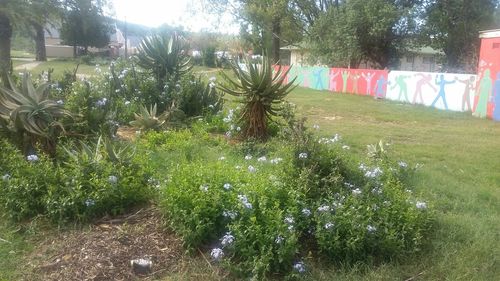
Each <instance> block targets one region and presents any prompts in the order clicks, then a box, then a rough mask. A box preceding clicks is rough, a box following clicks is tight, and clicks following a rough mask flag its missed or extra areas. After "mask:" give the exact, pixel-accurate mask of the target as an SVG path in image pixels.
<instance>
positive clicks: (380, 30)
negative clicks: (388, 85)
mask: <svg viewBox="0 0 500 281" xmlns="http://www.w3.org/2000/svg"><path fill="white" fill-rule="evenodd" d="M421 2H422V1H421V0H349V1H342V2H339V3H331V5H329V6H328V9H327V10H326V11H325V12H320V13H319V14H318V15H317V16H316V18H315V19H314V20H313V21H311V23H312V26H311V27H310V30H309V36H308V38H309V42H310V47H311V50H312V53H313V54H314V55H313V56H314V57H316V58H318V60H319V62H320V63H323V64H327V65H335V66H345V67H357V66H358V65H359V63H360V62H362V61H367V62H371V63H372V64H374V65H376V66H377V67H380V68H384V67H387V66H389V65H391V64H392V63H394V62H395V61H396V59H397V58H398V57H399V55H400V54H401V53H402V52H404V51H405V49H406V48H407V45H408V38H409V37H410V36H411V35H413V34H414V31H415V30H416V16H417V13H416V9H417V7H418V4H421Z"/></svg>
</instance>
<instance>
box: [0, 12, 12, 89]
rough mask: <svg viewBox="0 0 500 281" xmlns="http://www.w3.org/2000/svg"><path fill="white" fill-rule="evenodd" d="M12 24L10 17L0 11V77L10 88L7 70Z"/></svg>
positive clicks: (8, 69)
mask: <svg viewBox="0 0 500 281" xmlns="http://www.w3.org/2000/svg"><path fill="white" fill-rule="evenodd" d="M11 37H12V25H11V24H10V19H9V18H8V17H7V16H6V15H5V14H3V13H1V12H0V79H1V80H2V82H3V84H4V86H5V87H7V88H10V84H9V79H8V77H9V72H10V70H11V66H12V65H11V60H10V40H11Z"/></svg>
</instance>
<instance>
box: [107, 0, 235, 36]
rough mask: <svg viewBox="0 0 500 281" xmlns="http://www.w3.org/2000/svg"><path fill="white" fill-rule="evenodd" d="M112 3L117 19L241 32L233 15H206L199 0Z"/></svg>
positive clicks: (139, 0)
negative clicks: (220, 16)
mask: <svg viewBox="0 0 500 281" xmlns="http://www.w3.org/2000/svg"><path fill="white" fill-rule="evenodd" d="M112 3H113V7H114V11H115V17H116V19H118V20H125V19H126V20H127V21H128V22H131V23H138V24H142V25H146V26H150V27H157V26H159V25H161V24H163V23H167V24H169V25H173V26H180V25H182V26H184V27H186V28H187V29H188V30H191V31H200V30H204V29H205V30H210V31H219V32H224V33H238V31H239V29H238V25H237V24H234V23H233V22H232V17H231V16H230V15H225V16H224V17H223V18H222V20H221V22H219V21H218V19H219V17H217V16H213V15H207V14H203V13H202V12H201V11H202V10H203V8H202V7H201V4H200V3H201V1H199V0H198V1H197V0H112ZM196 11H197V12H196Z"/></svg>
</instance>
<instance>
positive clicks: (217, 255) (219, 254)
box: [210, 248, 224, 261]
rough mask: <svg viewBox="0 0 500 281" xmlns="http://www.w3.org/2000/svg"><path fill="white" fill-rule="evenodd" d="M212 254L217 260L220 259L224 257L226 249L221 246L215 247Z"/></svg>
mask: <svg viewBox="0 0 500 281" xmlns="http://www.w3.org/2000/svg"><path fill="white" fill-rule="evenodd" d="M210 256H211V257H212V259H213V260H215V261H220V260H222V258H223V257H224V251H223V250H222V249H221V248H214V249H212V251H211V252H210Z"/></svg>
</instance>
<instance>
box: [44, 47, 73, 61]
mask: <svg viewBox="0 0 500 281" xmlns="http://www.w3.org/2000/svg"><path fill="white" fill-rule="evenodd" d="M45 49H46V51H47V57H58V58H72V57H73V47H72V46H64V45H45Z"/></svg>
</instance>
